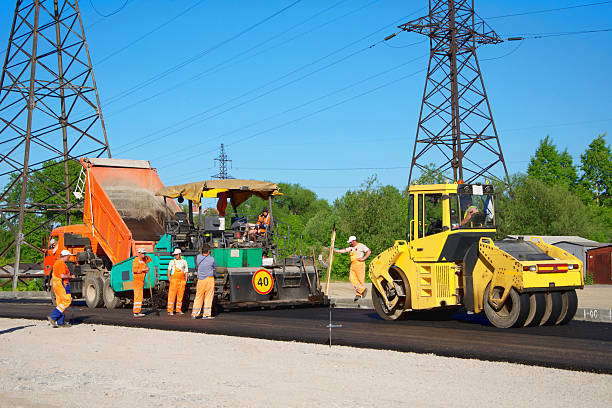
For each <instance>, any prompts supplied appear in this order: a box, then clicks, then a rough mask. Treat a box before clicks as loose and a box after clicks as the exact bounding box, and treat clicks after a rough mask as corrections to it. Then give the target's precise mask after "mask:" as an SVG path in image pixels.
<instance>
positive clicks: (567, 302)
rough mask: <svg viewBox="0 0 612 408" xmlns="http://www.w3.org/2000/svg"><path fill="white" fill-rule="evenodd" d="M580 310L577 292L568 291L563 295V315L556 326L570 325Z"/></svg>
mask: <svg viewBox="0 0 612 408" xmlns="http://www.w3.org/2000/svg"><path fill="white" fill-rule="evenodd" d="M576 310H578V296H576V291H575V290H568V291H567V292H563V293H562V294H561V314H560V315H559V318H558V319H557V321H556V322H555V324H558V325H562V324H568V323H569V322H570V321H571V320H572V319H573V318H574V316H575V315H576Z"/></svg>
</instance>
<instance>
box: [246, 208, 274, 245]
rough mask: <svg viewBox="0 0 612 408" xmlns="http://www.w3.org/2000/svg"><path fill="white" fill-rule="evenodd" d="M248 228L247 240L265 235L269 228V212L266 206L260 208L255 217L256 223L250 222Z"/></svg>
mask: <svg viewBox="0 0 612 408" xmlns="http://www.w3.org/2000/svg"><path fill="white" fill-rule="evenodd" d="M250 226H251V228H250V229H249V240H250V241H254V240H255V238H256V237H257V236H260V237H263V236H264V235H266V231H267V230H268V228H270V213H269V212H268V208H267V207H264V208H262V209H261V214H259V216H258V217H257V223H256V224H250Z"/></svg>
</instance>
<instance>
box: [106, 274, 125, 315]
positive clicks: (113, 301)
mask: <svg viewBox="0 0 612 408" xmlns="http://www.w3.org/2000/svg"><path fill="white" fill-rule="evenodd" d="M102 287H103V289H102V298H103V300H104V307H106V308H107V309H117V308H119V307H121V305H122V302H121V298H120V297H119V296H117V295H116V294H115V291H114V290H113V288H112V287H111V284H110V278H107V279H105V280H104V283H103V285H102Z"/></svg>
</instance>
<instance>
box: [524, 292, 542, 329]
mask: <svg viewBox="0 0 612 408" xmlns="http://www.w3.org/2000/svg"><path fill="white" fill-rule="evenodd" d="M544 312H546V295H544V293H541V292H536V293H531V294H530V295H529V314H528V315H527V320H525V327H532V326H537V325H539V324H540V322H541V321H542V316H544Z"/></svg>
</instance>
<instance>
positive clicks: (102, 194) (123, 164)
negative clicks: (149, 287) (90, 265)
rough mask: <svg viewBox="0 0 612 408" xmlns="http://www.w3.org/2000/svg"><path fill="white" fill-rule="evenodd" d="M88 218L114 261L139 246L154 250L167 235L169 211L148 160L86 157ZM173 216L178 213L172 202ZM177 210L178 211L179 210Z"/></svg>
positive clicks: (85, 191)
mask: <svg viewBox="0 0 612 408" xmlns="http://www.w3.org/2000/svg"><path fill="white" fill-rule="evenodd" d="M81 163H82V164H83V167H84V169H85V170H84V171H85V179H84V186H83V187H84V188H83V190H84V193H83V195H84V199H85V202H84V216H83V220H84V222H85V224H86V225H88V226H89V227H90V228H91V229H92V233H93V234H95V235H96V236H97V238H98V240H99V241H100V244H101V245H102V246H103V247H104V249H105V251H106V252H107V254H108V255H109V258H110V260H111V262H113V263H116V262H119V261H122V260H124V259H126V258H128V257H129V256H131V255H133V254H134V253H135V250H136V247H140V246H142V247H145V248H147V250H153V246H154V245H155V242H157V240H158V239H159V237H160V235H161V234H163V233H164V232H165V219H166V208H165V205H164V200H163V198H162V197H156V196H155V192H156V191H158V190H159V189H160V188H162V187H164V185H163V183H162V181H161V180H160V178H159V176H158V174H157V172H156V171H155V169H154V168H152V167H151V164H150V163H149V162H148V161H144V160H125V159H103V158H83V159H81ZM169 207H170V208H169V209H168V213H169V214H170V215H172V214H174V213H175V212H176V211H178V207H176V204H175V203H174V202H173V201H172V202H170V203H169ZM175 207H176V208H175Z"/></svg>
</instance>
